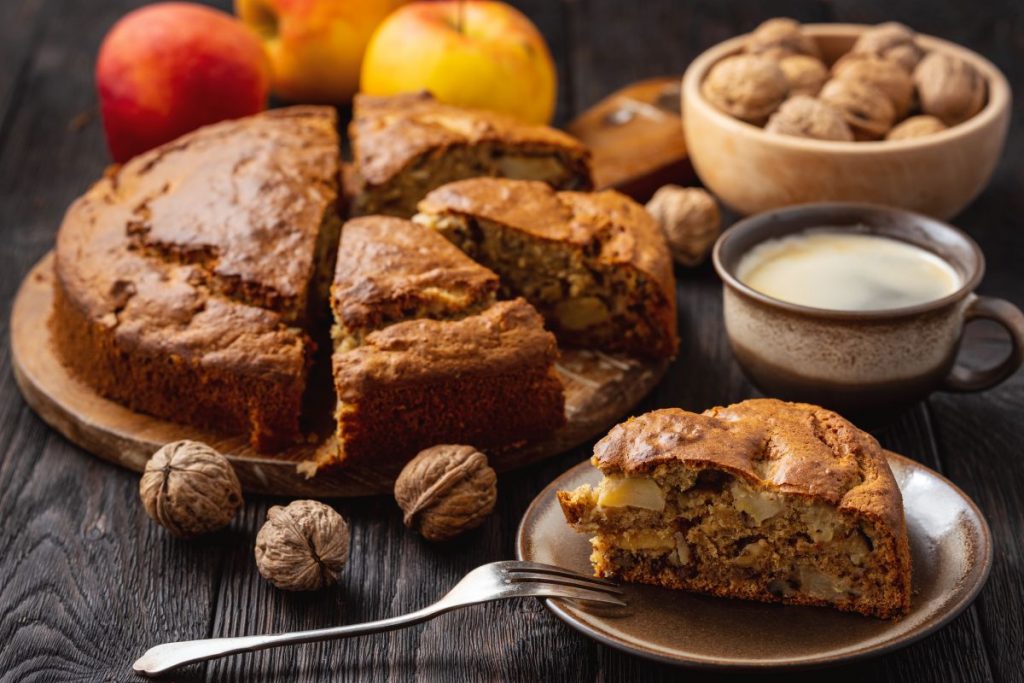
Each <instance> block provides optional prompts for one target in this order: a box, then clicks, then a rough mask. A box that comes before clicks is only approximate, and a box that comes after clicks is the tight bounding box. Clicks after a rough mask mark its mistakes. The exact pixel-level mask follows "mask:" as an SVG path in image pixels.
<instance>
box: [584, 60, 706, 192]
mask: <svg viewBox="0 0 1024 683" xmlns="http://www.w3.org/2000/svg"><path fill="white" fill-rule="evenodd" d="M680 80H681V78H680V77H679V76H664V77H660V78H649V79H647V80H643V81H638V82H637V83H633V84H631V85H628V86H626V87H625V88H622V89H621V90H617V91H616V92H614V93H612V94H611V95H609V96H608V97H606V98H604V99H603V100H601V101H600V102H598V103H597V104H595V105H594V106H593V107H591V108H590V109H588V110H586V111H585V112H583V113H582V114H581V115H580V116H578V117H577V118H576V119H574V120H573V121H572V122H571V123H570V124H569V125H568V126H567V127H566V130H567V131H568V132H569V134H571V135H573V136H574V137H576V138H578V139H579V140H581V141H582V142H583V143H584V144H586V145H587V146H588V147H589V148H590V151H591V153H592V155H593V161H594V181H595V184H596V185H597V187H598V188H599V189H605V188H614V189H616V190H619V191H620V192H624V193H625V194H628V195H629V196H631V197H633V198H634V199H636V200H638V201H640V202H645V201H647V200H648V199H649V198H650V197H651V195H652V194H654V191H655V190H657V189H658V188H659V187H661V186H662V185H665V184H667V183H675V184H677V185H684V184H688V183H691V182H692V181H693V179H694V177H695V176H694V173H693V167H692V166H691V165H690V161H689V158H688V157H687V155H686V143H685V142H684V141H683V120H682V117H681V116H680V113H679V112H680V106H681V101H680Z"/></svg>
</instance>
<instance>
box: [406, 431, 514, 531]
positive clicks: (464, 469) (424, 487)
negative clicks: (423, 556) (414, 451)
mask: <svg viewBox="0 0 1024 683" xmlns="http://www.w3.org/2000/svg"><path fill="white" fill-rule="evenodd" d="M497 481H498V478H497V475H495V474H494V470H493V469H491V467H490V465H488V464H487V456H485V455H484V454H483V453H481V452H480V451H478V450H476V449H475V448H473V447H472V446H454V445H442V446H434V447H433V448H428V449H426V450H424V451H421V452H420V453H419V455H417V456H416V457H415V458H413V459H412V460H410V461H409V463H408V464H407V465H406V466H405V468H403V469H402V473H401V474H399V475H398V480H397V481H396V482H395V500H396V501H398V506H399V507H400V508H402V512H404V513H405V517H404V518H403V521H404V522H405V525H406V526H407V527H410V528H412V529H416V530H417V531H419V532H420V533H421V534H422V535H423V537H424V538H426V539H428V540H430V541H445V540H448V539H450V538H454V537H455V536H458V535H459V534H461V533H462V532H464V531H468V530H469V529H473V528H474V527H477V526H479V525H480V524H482V523H483V521H484V519H485V518H486V517H487V515H489V514H491V511H492V510H494V504H495V502H496V501H497V498H498V487H497Z"/></svg>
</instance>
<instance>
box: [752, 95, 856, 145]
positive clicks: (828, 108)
mask: <svg viewBox="0 0 1024 683" xmlns="http://www.w3.org/2000/svg"><path fill="white" fill-rule="evenodd" d="M765 130H766V131H768V132H769V133H777V134H779V135H795V136H797V137H802V138H815V139H817V140H844V141H847V142H849V141H852V140H853V131H851V130H850V126H849V125H847V123H846V119H845V118H843V114H842V112H840V111H839V110H838V109H836V108H835V107H833V106H832V105H829V104H825V103H824V102H822V101H820V100H817V99H815V98H813V97H808V96H807V95H797V96H796V97H791V98H789V99H788V100H786V101H785V102H783V103H782V106H781V107H779V110H778V111H777V112H775V113H774V114H772V117H771V118H770V119H768V125H767V126H765Z"/></svg>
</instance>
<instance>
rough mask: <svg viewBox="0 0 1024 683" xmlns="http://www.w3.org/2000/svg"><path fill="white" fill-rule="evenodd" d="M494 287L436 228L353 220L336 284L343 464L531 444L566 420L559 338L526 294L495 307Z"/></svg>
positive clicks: (371, 219)
mask: <svg viewBox="0 0 1024 683" xmlns="http://www.w3.org/2000/svg"><path fill="white" fill-rule="evenodd" d="M497 289H498V277H497V276H496V275H495V274H494V273H493V272H491V271H490V270H488V269H487V268H485V267H483V266H481V265H479V264H477V263H476V262H474V261H473V260H472V259H470V258H469V257H467V256H466V255H465V254H463V253H462V252H461V251H459V249H458V248H456V247H455V246H454V245H452V244H451V243H450V242H448V240H446V239H445V238H444V237H442V236H441V235H440V234H438V233H437V232H435V231H433V230H430V229H429V228H424V227H421V226H419V225H416V224H415V223H412V222H410V221H407V220H403V219H400V218H392V217H388V216H364V217H361V218H355V219H352V220H350V221H348V222H347V223H345V226H344V230H343V231H342V238H341V243H340V245H339V249H338V261H337V267H336V271H335V277H334V284H333V285H332V287H331V305H332V307H333V309H334V317H335V328H334V337H335V353H334V357H333V359H332V360H333V367H334V379H335V388H336V390H337V395H338V406H337V413H336V418H337V424H338V443H339V450H338V453H337V461H343V462H349V461H352V460H356V459H366V458H374V459H375V461H376V462H378V463H380V462H386V461H399V462H400V461H404V460H407V459H408V458H410V457H412V456H413V455H415V454H416V452H417V451H419V450H421V449H422V448H426V447H428V446H432V445H434V444H437V443H472V444H474V445H475V446H477V447H479V448H486V447H488V446H501V445H509V444H512V443H517V442H528V441H532V440H535V439H538V438H541V437H543V436H546V435H548V434H549V433H550V432H551V431H553V430H554V429H556V428H557V427H560V426H561V425H562V424H563V423H564V422H565V409H564V398H563V392H562V383H561V381H560V380H559V378H558V376H557V375H556V374H555V371H554V362H555V360H556V359H557V357H558V350H557V347H556V343H555V339H554V337H553V336H552V335H551V334H550V333H549V332H547V331H545V330H544V326H543V321H542V320H541V318H540V316H539V315H537V313H536V312H535V311H534V310H533V309H532V307H531V306H530V305H529V304H527V303H526V302H525V301H523V300H521V299H519V300H516V301H510V302H501V303H495V292H496V290H497ZM319 464H320V465H322V464H326V463H319Z"/></svg>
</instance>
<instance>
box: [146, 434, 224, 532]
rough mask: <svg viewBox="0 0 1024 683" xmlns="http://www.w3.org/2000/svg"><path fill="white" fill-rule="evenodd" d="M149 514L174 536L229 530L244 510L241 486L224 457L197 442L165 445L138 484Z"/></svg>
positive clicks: (151, 461) (152, 459)
mask: <svg viewBox="0 0 1024 683" xmlns="http://www.w3.org/2000/svg"><path fill="white" fill-rule="evenodd" d="M139 495H140V496H141V497H142V504H143V505H144V506H145V508H146V514H148V515H149V516H150V517H152V518H153V519H154V520H155V521H156V522H157V524H159V525H160V526H162V527H164V528H165V529H167V530H168V531H170V532H171V533H172V534H174V535H175V536H179V537H181V538H189V537H192V536H198V535H200V534H205V533H208V532H210V531H216V530H217V529H220V528H223V527H225V526H227V524H228V522H230V521H231V520H232V518H234V516H235V513H236V512H238V508H239V507H241V505H242V485H241V484H240V483H239V482H238V476H237V475H236V474H235V470H234V469H233V468H232V467H231V463H230V462H228V459H227V458H225V457H224V456H223V455H221V454H220V453H218V452H217V451H215V450H213V449H212V448H210V447H209V446H207V445H206V444H204V443H199V442H198V441H174V442H171V443H169V444H165V445H164V446H162V447H161V448H160V449H159V450H158V451H157V452H156V453H154V454H153V457H151V458H150V459H149V462H147V463H146V469H145V471H144V472H143V474H142V479H141V480H140V481H139Z"/></svg>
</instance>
